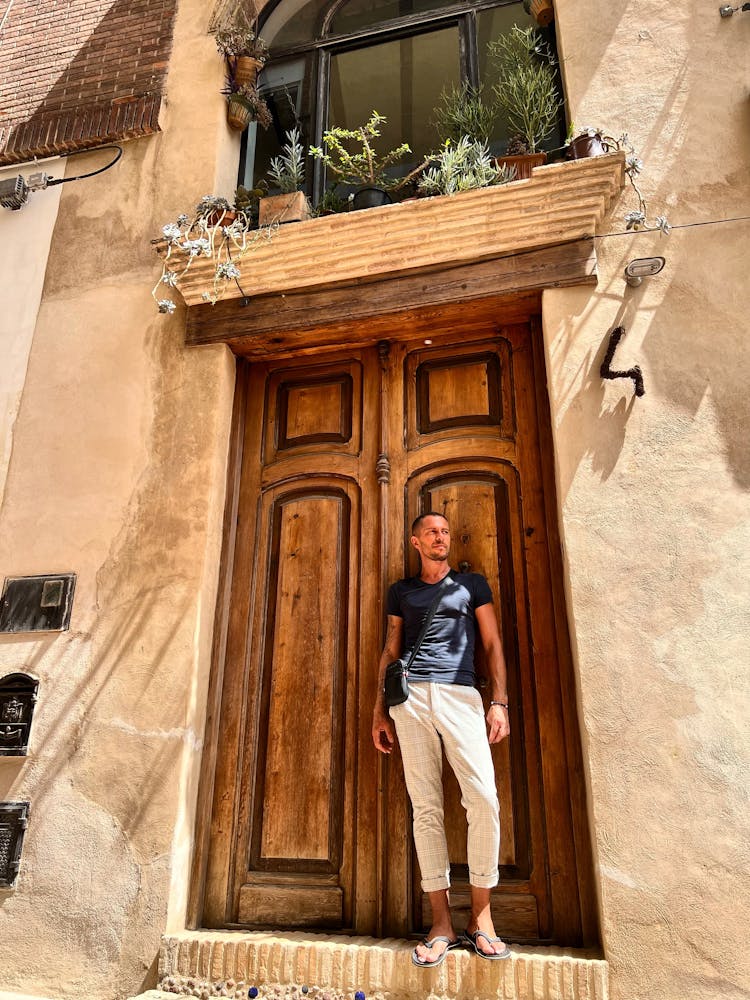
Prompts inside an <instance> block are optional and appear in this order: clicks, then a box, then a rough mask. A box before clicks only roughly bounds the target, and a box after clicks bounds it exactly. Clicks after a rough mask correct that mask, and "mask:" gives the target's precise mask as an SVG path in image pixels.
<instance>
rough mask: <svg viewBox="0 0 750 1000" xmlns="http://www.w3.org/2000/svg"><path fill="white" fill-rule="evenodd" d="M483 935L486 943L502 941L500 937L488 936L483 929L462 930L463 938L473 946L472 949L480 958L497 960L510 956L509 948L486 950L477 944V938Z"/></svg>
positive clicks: (489, 960)
mask: <svg viewBox="0 0 750 1000" xmlns="http://www.w3.org/2000/svg"><path fill="white" fill-rule="evenodd" d="M478 937H483V938H484V940H485V941H486V942H487V943H488V944H497V943H498V941H502V938H498V937H495V938H493V937H490V936H489V934H485V933H484V931H474V932H473V933H472V932H471V931H464V940H465V941H466V943H467V944H468V945H469V947H471V948H473V949H474V951H475V952H476V953H477V955H479V957H480V958H486V959H487V961H488V962H497V961H499V960H500V959H501V958H510V948H507V947H506V948H504V949H503V950H502V951H493V952H486V951H482V949H481V948H480V947H479V945H478V944H477V938H478Z"/></svg>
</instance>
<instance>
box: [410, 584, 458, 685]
mask: <svg viewBox="0 0 750 1000" xmlns="http://www.w3.org/2000/svg"><path fill="white" fill-rule="evenodd" d="M448 583H453V580H452V579H451V574H450V570H449V571H448V572H447V573H446V574H445V576H444V577H443V579H442V580H441V581H440V586H439V587H438V589H437V593H436V594H435V596H434V598H433V599H432V604H431V605H430V608H429V610H428V612H427V617H426V618H425V620H424V624H423V625H422V631H421V632H420V633H419V637H418V639H417V641H416V642H415V643H414V648H413V649H412V651H411V653H410V654H409V659H408V661H407V663H406V667H405V671H406V673H407V674H408V673H409V667H411V665H412V663H413V662H414V657H415V656H416V655H417V653H418V652H419V647H420V646H421V645H422V640H423V639H424V637H425V636H426V635H427V629H428V628H429V627H430V624H431V623H432V619H433V618H434V617H435V612H436V611H437V609H438V604H440V599H441V598H442V596H443V591H444V589H445V587H446V585H447V584H448Z"/></svg>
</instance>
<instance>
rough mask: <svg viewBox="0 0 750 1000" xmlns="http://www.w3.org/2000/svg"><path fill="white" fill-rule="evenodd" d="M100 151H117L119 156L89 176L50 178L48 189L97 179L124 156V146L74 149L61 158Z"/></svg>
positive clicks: (62, 154)
mask: <svg viewBox="0 0 750 1000" xmlns="http://www.w3.org/2000/svg"><path fill="white" fill-rule="evenodd" d="M100 149H116V150H117V156H116V157H115V158H114V160H112V161H111V163H107V164H106V165H105V166H103V167H99V169H98V170H92V171H91V173H89V174H79V175H78V177H58V178H57V180H55V178H53V177H50V179H49V180H48V181H47V187H53V186H54V185H55V184H67V183H68V181H82V180H83V179H84V178H85V177H96V175H97V174H103V173H104V171H105V170H109V168H110V167H114V165H115V163H117V161H118V160H119V159H120V157H121V156H122V146H94V147H93V148H91V149H73V150H71V152H70V153H60V156H61V157H62V156H79V155H80V154H81V153H98V152H99V150H100Z"/></svg>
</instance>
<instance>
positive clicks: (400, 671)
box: [383, 573, 452, 708]
mask: <svg viewBox="0 0 750 1000" xmlns="http://www.w3.org/2000/svg"><path fill="white" fill-rule="evenodd" d="M449 582H452V581H451V575H450V573H446V575H445V576H444V577H443V579H442V580H441V582H440V586H439V587H438V589H437V593H436V594H435V597H434V598H433V600H432V604H431V605H430V609H429V611H428V612H427V617H426V618H425V620H424V624H423V625H422V631H421V632H420V633H419V638H418V639H417V641H416V642H415V643H414V648H413V649H412V651H411V653H410V654H409V658H408V660H406V661H404V659H403V657H402V658H401V659H400V660H394V661H393V663H389V664H388V666H387V667H386V668H385V684H384V685H383V691H384V692H385V706H386V708H391V707H392V706H393V705H402V704H403V703H404V702H405V701H406V699H407V698H408V697H409V668H410V667H411V665H412V663H413V662H414V657H415V656H416V655H417V653H418V652H419V647H420V646H421V645H422V640H423V639H424V637H425V636H426V635H427V629H428V628H429V627H430V623H431V622H432V619H433V618H434V616H435V612H436V611H437V609H438V604H440V598H441V597H442V596H443V589H444V588H445V586H446V584H447V583H449Z"/></svg>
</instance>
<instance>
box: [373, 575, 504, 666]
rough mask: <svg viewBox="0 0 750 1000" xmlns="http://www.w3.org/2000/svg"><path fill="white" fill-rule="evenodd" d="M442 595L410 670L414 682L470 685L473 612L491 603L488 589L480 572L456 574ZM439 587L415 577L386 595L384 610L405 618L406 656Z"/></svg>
mask: <svg viewBox="0 0 750 1000" xmlns="http://www.w3.org/2000/svg"><path fill="white" fill-rule="evenodd" d="M450 575H451V582H449V583H448V584H446V586H445V587H444V588H443V590H442V592H441V598H440V604H439V605H438V608H437V611H436V612H435V616H434V618H433V619H432V621H431V622H430V627H429V629H428V630H427V635H426V636H425V637H424V639H423V640H422V645H421V646H420V647H419V652H418V653H417V655H416V657H415V658H414V662H413V663H412V665H411V668H410V670H409V676H410V677H411V679H412V680H414V681H437V682H438V683H442V684H465V685H467V686H471V685H473V684H474V641H475V637H476V619H475V617H474V612H475V611H476V609H477V608H481V607H482V606H483V605H485V604H491V603H492V591H491V590H490V585H489V584H488V583H487V581H486V580H485V578H484V577H483V576H482V575H481V574H480V573H454V572H453V571H452V570H451V574H450ZM441 583H442V580H440V581H438V582H437V583H424V582H423V581H422V580H420V579H419V577H418V576H413V577H411V578H410V579H407V580H399V581H398V583H394V584H393V586H392V587H391V588H390V590H389V591H388V601H387V603H386V612H387V614H389V615H395V616H396V617H397V618H403V620H404V651H403V656H404V658H405V657H407V656H408V655H409V653H410V652H411V650H412V649H413V648H414V645H415V644H416V641H417V639H418V638H419V633H420V632H421V631H422V625H423V624H424V620H425V618H426V617H427V612H428V611H429V610H430V605H431V604H432V601H433V598H434V597H435V591H436V589H437V588H438V587H439V586H440V584H441Z"/></svg>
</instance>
